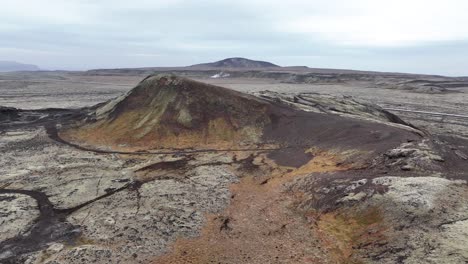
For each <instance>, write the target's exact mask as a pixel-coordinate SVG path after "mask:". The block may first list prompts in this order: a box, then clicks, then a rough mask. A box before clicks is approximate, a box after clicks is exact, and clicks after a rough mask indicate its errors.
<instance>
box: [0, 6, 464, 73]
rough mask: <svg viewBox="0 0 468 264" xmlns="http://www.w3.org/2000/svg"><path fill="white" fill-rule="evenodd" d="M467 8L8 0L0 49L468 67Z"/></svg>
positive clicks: (95, 57) (82, 63)
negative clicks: (460, 56)
mask: <svg viewBox="0 0 468 264" xmlns="http://www.w3.org/2000/svg"><path fill="white" fill-rule="evenodd" d="M465 10H468V2H466V1H462V0H445V1H434V0H426V1H422V0H406V1H403V0H394V1H383V0H327V1H324V0H320V1H319V0H307V1H306V0H288V1H273V0H269V1H267V0H237V1H231V0H217V1H214V0H211V1H210V0H200V1H188V0H132V1H128V0H99V1H96V0H67V1H62V0H47V1H46V0H3V1H2V8H1V9H0V47H2V49H0V58H1V59H10V60H19V59H24V60H25V61H24V62H31V63H37V64H40V65H41V66H43V67H46V68H63V67H68V68H88V67H91V68H94V67H129V66H178V65H188V64H194V63H198V62H204V61H209V60H215V59H221V58H224V57H228V56H248V57H252V58H256V59H263V60H275V61H274V62H277V63H282V64H287V65H293V64H305V65H309V66H315V67H346V68H366V69H368V68H369V67H372V69H375V70H390V71H399V70H400V69H404V70H411V71H416V72H421V71H427V72H435V71H440V70H441V67H438V66H433V67H432V68H433V69H434V71H431V70H430V69H431V68H428V66H427V65H424V67H423V66H422V65H421V66H419V67H418V65H413V66H412V68H408V63H407V60H408V59H410V58H413V57H414V58H415V61H422V59H421V57H420V56H419V54H425V56H426V58H428V59H425V60H424V63H425V64H427V61H428V60H429V58H430V60H429V61H431V62H432V64H433V65H450V69H445V68H443V69H442V70H443V71H444V72H443V73H451V72H455V70H454V69H453V67H454V65H459V68H467V67H468V63H465V62H462V61H460V60H455V61H453V60H452V61H451V62H449V61H448V60H449V58H455V57H456V56H455V55H454V54H455V53H454V52H455V51H454V49H453V47H454V46H453V45H452V44H454V43H457V44H456V46H457V47H461V48H457V49H456V50H458V54H460V52H462V53H463V54H465V53H466V52H464V51H463V50H466V48H467V47H468V44H466V43H468V27H465V26H464V25H467V24H468V16H466V15H465V14H464V11H465ZM434 47H437V48H434ZM15 50H16V51H17V52H14V51H15ZM7 51H8V52H7ZM25 51H27V52H25ZM34 51H37V54H34ZM433 52H435V53H433ZM26 54H28V55H29V57H28V56H26ZM131 54H134V55H135V56H133V57H132V56H131ZM392 54H397V55H395V56H394V57H392ZM398 54H405V55H404V56H400V55H398ZM444 57H445V58H446V59H444ZM28 58H29V60H28ZM89 58H92V60H91V61H90V60H89ZM33 60H36V61H33ZM363 62H366V64H365V65H364V64H363ZM457 72H458V71H457ZM467 74H468V73H467Z"/></svg>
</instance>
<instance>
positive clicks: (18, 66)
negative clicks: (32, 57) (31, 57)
mask: <svg viewBox="0 0 468 264" xmlns="http://www.w3.org/2000/svg"><path fill="white" fill-rule="evenodd" d="M39 70H40V69H39V67H37V66H36V65H32V64H23V63H19V62H15V61H0V72H12V71H39Z"/></svg>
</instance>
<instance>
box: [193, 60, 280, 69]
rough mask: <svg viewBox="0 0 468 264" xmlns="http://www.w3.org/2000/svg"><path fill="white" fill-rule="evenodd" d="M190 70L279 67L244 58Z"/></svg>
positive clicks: (197, 65) (204, 65)
mask: <svg viewBox="0 0 468 264" xmlns="http://www.w3.org/2000/svg"><path fill="white" fill-rule="evenodd" d="M190 67H192V68H270V67H275V68H276V67H280V66H278V65H276V64H273V63H270V62H266V61H256V60H249V59H245V58H228V59H224V60H220V61H216V62H211V63H202V64H196V65H192V66H190Z"/></svg>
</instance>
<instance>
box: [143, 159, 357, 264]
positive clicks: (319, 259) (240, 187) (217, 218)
mask: <svg viewBox="0 0 468 264" xmlns="http://www.w3.org/2000/svg"><path fill="white" fill-rule="evenodd" d="M262 159H263V161H264V162H265V160H266V158H264V157H263V158H262ZM339 162H340V159H339V158H337V157H336V156H332V155H329V154H326V153H321V155H318V156H316V157H315V158H313V159H312V160H311V161H310V162H309V163H307V164H305V165H303V166H302V167H300V168H287V167H279V166H276V167H274V164H273V163H272V161H271V160H267V164H268V163H269V164H268V165H269V167H270V168H272V167H273V170H272V172H271V174H269V175H268V174H266V175H264V177H259V176H258V175H257V176H255V177H254V176H252V174H247V175H244V177H243V178H242V179H241V181H240V182H239V183H238V184H234V185H233V186H232V187H231V192H232V200H231V203H230V205H229V206H228V208H226V210H225V211H223V212H222V213H219V214H212V215H208V216H207V220H206V225H205V227H204V228H203V230H202V231H201V234H200V236H199V237H197V238H192V239H187V238H180V239H178V240H177V241H176V242H175V244H174V245H173V246H172V248H171V249H170V250H169V251H168V253H167V254H166V255H163V256H161V257H157V258H155V259H154V261H153V262H152V263H155V264H156V263H333V261H334V258H333V256H330V255H329V254H327V250H330V249H331V247H329V246H328V245H327V244H326V243H324V241H325V239H324V238H322V237H321V232H317V230H315V229H316V228H315V227H314V225H313V222H311V221H310V220H309V219H310V218H308V217H306V215H305V214H304V213H303V212H299V211H298V210H295V207H294V204H295V202H296V201H295V199H296V198H297V197H296V196H294V195H290V194H288V193H287V192H284V191H283V190H284V189H283V186H284V184H285V183H287V182H290V181H292V180H294V179H296V178H298V177H301V175H305V174H307V173H312V172H330V171H338V170H346V169H348V168H349V167H346V166H339V165H337V164H338V163H339ZM264 172H265V171H264ZM323 223H325V222H323ZM325 242H327V241H325Z"/></svg>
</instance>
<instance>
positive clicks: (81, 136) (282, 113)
mask: <svg viewBox="0 0 468 264" xmlns="http://www.w3.org/2000/svg"><path fill="white" fill-rule="evenodd" d="M62 135H63V136H64V137H66V138H68V139H70V140H72V141H75V142H84V143H87V144H94V145H99V146H105V147H106V148H109V147H110V148H114V149H115V148H116V149H122V148H124V149H127V150H128V149H132V150H135V149H138V150H151V149H159V148H196V149H206V148H215V149H223V148H224V149H225V148H236V149H238V148H260V147H272V146H281V147H286V148H291V147H294V148H298V149H307V148H310V147H311V146H318V147H325V148H330V147H341V148H360V149H367V150H372V151H374V150H377V151H378V150H379V149H386V148H387V147H388V146H389V145H391V146H394V145H397V144H399V143H400V142H401V141H404V140H407V139H409V138H413V137H414V136H415V135H414V134H412V133H410V132H408V131H406V130H403V129H399V128H395V127H391V126H387V125H385V124H381V123H372V122H368V121H363V120H357V119H353V118H346V117H342V116H338V115H332V114H320V113H312V112H305V111H301V110H299V109H295V108H294V107H291V106H288V105H285V104H283V103H280V102H275V101H270V100H265V99H260V98H258V97H256V96H253V95H248V94H243V93H240V92H236V91H233V90H230V89H226V88H222V87H217V86H213V85H209V84H205V83H200V82H196V81H193V80H190V79H185V78H180V77H177V76H174V75H154V76H149V77H147V78H146V79H145V80H143V81H142V82H141V83H140V84H139V85H138V86H137V87H136V88H134V89H133V90H131V91H130V92H129V93H127V94H125V95H123V96H121V97H119V98H116V99H114V100H111V101H109V102H107V103H106V104H103V105H100V106H98V107H97V108H96V109H95V111H94V112H93V114H92V116H91V117H89V118H88V119H87V120H86V121H84V122H81V123H80V124H79V125H78V126H76V127H73V128H69V129H67V130H64V131H62ZM382 140H384V141H382ZM302 153H303V151H302Z"/></svg>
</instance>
